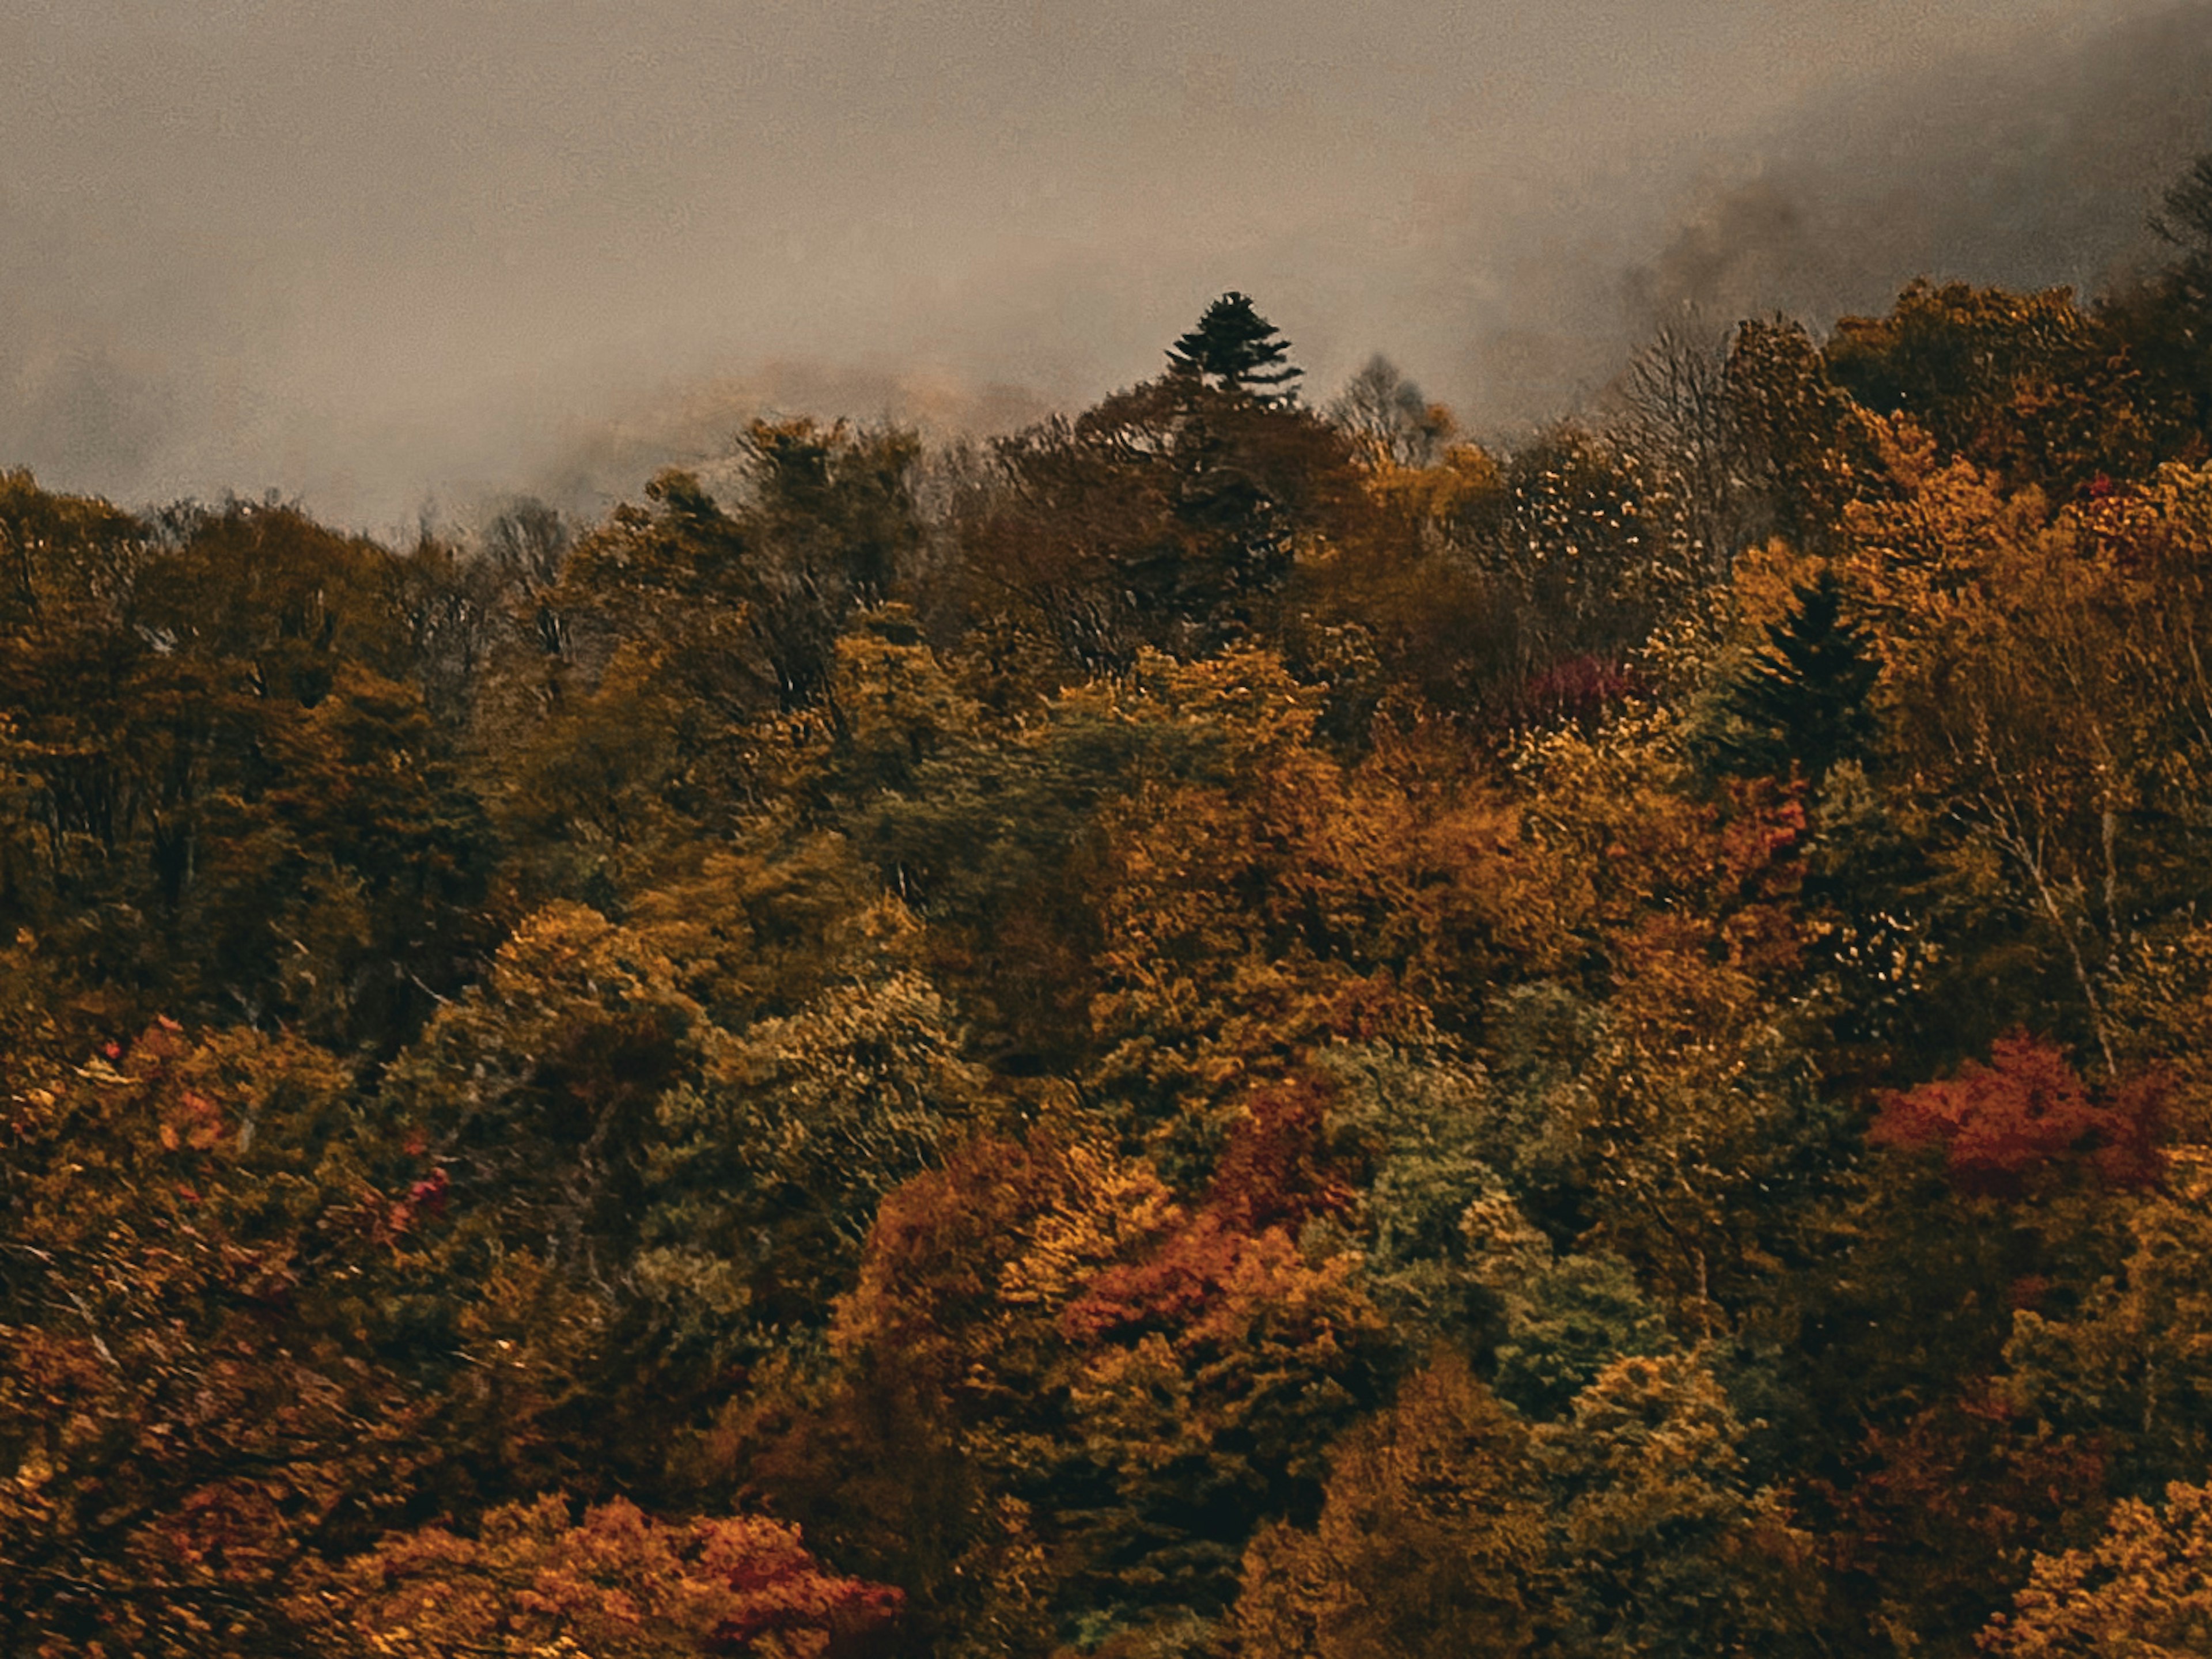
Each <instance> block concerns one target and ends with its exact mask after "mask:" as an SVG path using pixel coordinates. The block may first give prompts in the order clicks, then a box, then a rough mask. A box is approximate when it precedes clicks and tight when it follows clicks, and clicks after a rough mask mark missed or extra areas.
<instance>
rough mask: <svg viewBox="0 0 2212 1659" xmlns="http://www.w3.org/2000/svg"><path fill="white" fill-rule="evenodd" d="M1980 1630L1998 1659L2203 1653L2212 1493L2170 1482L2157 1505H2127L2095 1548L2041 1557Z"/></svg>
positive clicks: (2210, 1638)
mask: <svg viewBox="0 0 2212 1659" xmlns="http://www.w3.org/2000/svg"><path fill="white" fill-rule="evenodd" d="M2014 1601H2015V1608H2014V1611H2013V1612H2012V1613H2010V1614H2005V1613H1999V1614H1997V1615H1996V1617H1995V1618H1994V1619H1992V1620H1990V1625H1989V1628H1988V1629H1986V1630H1985V1631H1984V1632H1982V1635H1981V1638H1980V1646H1981V1650H1982V1651H1983V1652H1984V1653H1986V1654H1990V1655H1993V1656H1995V1659H2072V1656H2075V1655H2083V1654H2095V1655H2106V1654H2111V1655H2116V1656H2117V1655H2123V1654H2125V1655H2142V1656H2144V1659H2151V1656H2163V1655H2168V1654H2172V1655H2177V1656H2178V1655H2181V1654H2191V1653H2203V1652H2205V1651H2206V1650H2208V1648H2212V1488H2208V1487H2206V1486H2188V1485H2185V1484H2183V1483H2182V1482H2180V1481H2174V1482H2172V1483H2171V1484H2169V1485H2168V1486H2167V1487H2166V1503H2165V1504H2164V1506H2163V1507H2162V1508H2154V1507H2152V1506H2151V1505H2150V1504H2144V1503H2139V1502H2137V1501H2136V1499H2134V1498H2123V1499H2122V1500H2121V1501H2120V1503H2119V1504H2118V1505H2116V1506H2115V1507H2114V1509H2113V1510H2112V1521H2111V1522H2110V1524H2109V1525H2108V1526H2107V1528H2106V1532H2105V1535H2104V1537H2103V1538H2102V1539H2101V1540H2100V1541H2098V1543H2097V1544H2096V1546H2095V1547H2093V1548H2091V1549H2086V1550H2069V1551H2067V1552H2065V1553H2063V1554H2060V1555H2039V1556H2037V1557H2036V1559H2035V1568H2034V1572H2033V1576H2032V1577H2030V1579H2029V1581H2028V1584H2027V1589H2023V1590H2022V1591H2021V1593H2020V1594H2019V1595H2017V1596H2016V1597H2015V1598H2014Z"/></svg>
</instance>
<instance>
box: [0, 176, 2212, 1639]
mask: <svg viewBox="0 0 2212 1659" xmlns="http://www.w3.org/2000/svg"><path fill="white" fill-rule="evenodd" d="M2167 206H2168V214H2167V219H2166V228H2167V229H2168V231H2169V233H2170V236H2171V240H2172V245H2173V252H2172V258H2171V260H2170V261H2169V263H2168V264H2167V265H2166V267H2165V268H2164V269H2162V270H2158V271H2155V272H2154V273H2151V274H2150V275H2148V276H2144V277H2142V278H2141V279H2140V280H2138V281H2136V282H2135V283H2132V284H2131V285H2130V286H2129V287H2128V288H2127V289H2125V290H2124V291H2121V292H2116V293H2114V294H2112V295H2106V296H2104V297H2102V298H2100V299H2099V300H2097V301H2094V302H2093V303H2088V304H2083V303H2080V302H2077V301H2076V300H2075V298H2074V297H2073V296H2071V295H2068V294H2065V293H2051V294H2039V295H2019V294H2011V293H2006V292H2002V291H1999V290H1995V289H1974V288H1967V287H1963V286H1951V287H1941V288H1937V287H1930V286H1927V285H1924V284H1923V285H1916V286H1914V287H1913V288H1911V289H1908V290H1907V291H1906V292H1905V294H1904V295H1902V296H1900V298H1899V301H1897V304H1896V306H1895V307H1894V308H1893V310H1892V311H1891V312H1890V313H1889V314H1888V315H1887V316H1884V317H1881V318H1875V319H1851V320H1849V321H1846V322H1845V323H1844V324H1842V325H1839V326H1838V328H1837V329H1836V330H1835V331H1833V332H1832V335H1831V336H1830V337H1828V338H1827V339H1826V340H1825V341H1817V340H1815V339H1814V338H1813V337H1810V336H1809V335H1808V333H1807V332H1806V331H1804V330H1803V329H1802V328H1800V327H1797V326H1796V325H1792V324H1790V323H1787V322H1784V321H1779V320H1775V321H1765V322H1750V323H1745V324H1743V325H1741V326H1739V327H1737V328H1735V330H1733V331H1730V332H1729V334H1728V335H1727V336H1726V337H1716V338H1714V339H1711V340H1706V339H1704V338H1701V337H1698V336H1697V335H1696V334H1695V333H1694V332H1692V331H1687V330H1685V331H1680V332H1677V333H1674V334H1670V335H1668V336H1666V337H1662V338H1661V339H1660V340H1659V341H1657V342H1656V343H1654V345H1653V346H1652V348H1651V349H1650V350H1649V351H1648V352H1647V353H1646V354H1645V355H1644V356H1643V357H1642V358H1641V359H1639V361H1638V363H1637V364H1636V365H1635V367H1634V368H1633V369H1632V371H1631V373H1630V374H1628V375H1627V376H1626V378H1625V380H1623V382H1622V383H1621V385H1620V386H1619V387H1618V388H1616V390H1615V392H1614V394H1613V397H1612V398H1610V399H1609V400H1608V401H1607V404H1606V405H1605V406H1604V407H1603V408H1602V409H1601V410H1600V411H1599V412H1598V413H1596V414H1595V415H1593V416H1589V417H1588V418H1586V419H1584V420H1583V421H1581V422H1575V423H1571V424H1566V425H1562V426H1559V427H1558V428H1553V429H1552V430H1550V431H1547V432H1546V433H1543V434H1541V435H1539V436H1537V437H1535V438H1534V439H1533V440H1531V441H1528V443H1526V444H1524V445H1522V446H1521V447H1517V448H1515V449H1513V450H1511V451H1510V453H1498V452H1493V451H1492V450H1489V449H1486V448H1484V447H1480V446H1479V445H1477V444H1475V443H1474V442H1472V441H1468V440H1467V439H1466V438H1465V437H1463V436H1462V435H1461V433H1460V432H1459V430H1458V429H1457V428H1456V427H1455V422H1454V421H1453V418H1452V416H1451V415H1450V414H1449V411H1447V410H1443V409H1442V408H1440V407H1437V406H1435V405H1432V404H1429V403H1428V402H1427V401H1426V400H1425V398H1422V397H1421V395H1420V394H1419V392H1418V390H1417V389H1415V388H1414V387H1413V386H1410V385H1409V384H1407V382H1406V381H1405V380H1403V379H1402V378H1401V376H1399V375H1398V374H1396V372H1395V370H1392V369H1391V368H1389V366H1388V365H1387V364H1383V363H1381V362H1377V363H1376V364H1375V365H1371V366H1370V368H1369V369H1368V370H1367V371H1366V372H1364V374H1362V375H1361V376H1359V377H1358V379H1357V380H1355V381H1354V382H1353V383H1352V386H1350V387H1349V388H1347V389H1346V392H1345V393H1344V394H1343V396H1342V397H1341V398H1339V399H1338V400H1337V401H1336V402H1334V404H1329V405H1328V407H1327V408H1326V409H1323V410H1315V409H1313V408H1310V407H1309V406H1307V405H1306V404H1303V403H1302V402H1301V401H1300V400H1299V399H1298V398H1297V397H1296V396H1295V395H1294V394H1293V392H1291V390H1290V389H1289V388H1290V386H1291V383H1292V381H1293V380H1294V378H1295V371H1294V369H1292V368H1291V365H1290V362H1289V360H1288V357H1287V356H1286V343H1285V342H1284V341H1282V340H1281V339H1280V337H1279V335H1277V333H1276V332H1275V331H1274V330H1273V328H1272V327H1270V326H1269V325H1267V322H1266V321H1265V319H1262V318H1261V316H1260V315H1259V313H1258V312H1257V311H1256V310H1255V308H1254V307H1253V305H1252V302H1251V301H1249V300H1247V299H1245V298H1244V297H1243V296H1242V295H1233V294H1232V295H1225V296H1224V297H1223V299H1222V300H1221V301H1218V302H1217V303H1216V305H1215V306H1214V307H1212V308H1211V309H1210V310H1209V311H1208V312H1207V313H1206V316H1205V318H1203V319H1200V324H1199V325H1198V326H1197V327H1196V328H1194V330H1192V331H1190V332H1189V333H1188V334H1186V335H1185V336H1183V337H1182V338H1181V339H1179V340H1178V341H1177V342H1176V345H1175V347H1174V349H1172V350H1171V352H1170V357H1169V363H1168V367H1167V368H1166V370H1165V372H1164V373H1163V374H1161V375H1160V376H1159V378H1158V379H1156V380H1151V381H1148V382H1146V383H1145V384H1143V385H1140V386H1135V387H1133V388H1131V389H1129V390H1127V391H1125V392H1117V393H1115V395H1114V396H1112V397H1110V398H1106V399H1105V400H1104V401H1103V402H1102V403H1100V404H1098V405H1097V406H1096V407H1095V408H1092V409H1090V410H1085V412H1083V413H1082V414H1080V415H1079V416H1074V417H1073V418H1069V419H1063V420H1054V421H1052V422H1048V423H1046V424H1044V425H1042V426H1039V427H1036V428H1032V429H1030V430H1028V431H1024V432H1022V433H1019V434H1017V435H1013V436H1011V437H1008V438H1006V439H1003V440H1000V441H995V442H994V443H990V444H985V445H972V446H952V447H947V448H940V449H931V448H927V447H925V446H924V445H923V444H922V443H921V441H919V440H918V439H917V438H916V437H915V435H913V434H911V433H908V432H904V431H901V430H896V429H891V428H870V427H855V426H851V425H848V424H846V423H843V422H838V423H835V424H823V423H822V422H817V421H811V420H789V421H777V422H760V423H757V424H756V425H754V426H753V427H751V428H750V430H749V431H748V432H747V433H745V434H744V436H743V437H742V439H741V440H740V441H739V447H738V455H737V458H736V459H738V462H739V463H741V465H740V466H739V468H738V471H739V472H740V473H741V474H742V485H741V487H737V488H730V489H720V491H719V492H717V491H710V490H709V489H708V488H707V487H706V486H705V485H704V484H702V482H701V481H700V479H699V478H697V477H692V476H688V475H686V474H684V473H681V472H667V473H664V474H662V475H661V476H659V477H657V478H655V479H654V480H653V482H652V483H651V484H650V485H649V486H647V489H646V490H645V492H644V499H643V500H642V501H641V502H640V503H639V504H637V505H634V506H624V507H620V508H618V509H617V510H616V511H615V512H614V513H611V515H610V516H608V517H607V518H606V519H605V520H604V521H602V522H600V523H598V524H596V525H592V526H576V525H573V524H570V523H568V522H567V521H565V520H563V519H562V518H561V517H560V515H558V514H556V513H552V512H550V510H548V509H545V508H544V507H539V506H537V505H534V504H532V503H527V502H525V503H518V504H516V505H514V506H513V507H512V509H511V510H509V511H507V512H506V513H503V514H502V515H501V516H500V517H498V518H497V519H495V520H494V521H493V522H492V523H490V524H489V526H487V527H485V528H484V529H483V531H482V532H479V533H476V534H473V535H471V536H468V537H465V538H455V539H453V540H450V541H449V540H441V539H440V538H436V537H434V536H430V535H427V534H426V535H425V536H424V537H423V538H422V539H421V540H420V541H419V542H418V543H417V544H416V545H414V546H411V547H408V548H404V549H392V548H387V547H384V546H380V545H378V544H374V543H372V542H369V541H367V540H363V539H361V538H354V537H349V536H345V535H341V534H338V533H337V532H333V531H331V530H329V529H327V528H325V527H324V526H319V525H318V524H317V523H315V522H314V521H313V520H311V519H310V518H309V517H308V516H307V515H306V514H305V513H301V512H300V511H298V510H296V509H295V508H293V507H285V506H282V505H276V504H273V503H270V504H262V503H251V502H243V501H232V502H228V503H226V504H224V505H222V506H219V507H199V506H190V505H187V506H183V507H177V508H175V509H173V510H171V511H168V512H165V513H156V514H152V515H134V514H131V513H124V512H121V511H118V510H117V509H115V508H114V507H111V506H109V505H107V504H106V503H104V502H101V501H94V500H88V499H83V498H78V497H71V496H67V495H56V494H53V493H51V492H49V491H46V490H44V489H40V487H39V486H38V485H37V484H36V483H35V482H34V481H33V479H32V478H31V477H28V476H27V475H26V474H22V473H14V474H9V475H7V476H6V477H5V479H4V483H0V699H4V702H0V707H4V711H5V720H4V725H0V941H4V949H0V1084H4V1090H0V1092H4V1096H5V1108H4V1116H0V1149H4V1150H0V1650H4V1651H5V1652H7V1653H9V1654H15V1653H23V1654H41V1655H62V1654H76V1653H92V1654H104V1655H112V1656H120V1655H126V1654H149V1655H152V1654H179V1655H181V1654H224V1655H268V1656H277V1655H298V1654H308V1653H313V1654H331V1655H348V1654H361V1655H371V1654H377V1655H387V1656H392V1655H402V1656H404V1655H418V1656H426V1659H427V1656H433V1655H437V1656H443V1655H449V1654H463V1653H502V1654H514V1655H524V1654H532V1655H541V1654H542V1655H552V1654H568V1655H590V1656H594V1659H611V1656H623V1655H636V1656H642V1655H675V1654H693V1653H724V1654H748V1655H756V1656H763V1659H769V1656H787V1659H796V1656H814V1655H848V1656H862V1655H870V1656H874V1655H881V1656H890V1655H904V1654H913V1655H930V1656H947V1659H950V1656H978V1659H980V1656H986V1655H1012V1656H1039V1659H1042V1656H1047V1655H1054V1654H1058V1655H1069V1656H1072V1655H1097V1656H1113V1659H1139V1656H1169V1655H1190V1656H1198V1655H1208V1656H1216V1655H1218V1656H1225V1659H1227V1656H1241V1659H1375V1656H1398V1655H1403V1656H1415V1655H1442V1654H1447V1653H1449V1654H1452V1655H1455V1656H1456V1655H1474V1654H1495V1655H1528V1656H1577V1659H1579V1656H1597V1655H1618V1656H1652V1659H1662V1656H1666V1659H1674V1656H1680V1659H1691V1656H1697V1659H1706V1656H1717V1655H1745V1656H1761V1659H1788V1656H1877V1655H1915V1656H1945V1655H1956V1656H1965V1655H1969V1654H1973V1653H1977V1652H1982V1653H1988V1654H1994V1655H1997V1656H2002V1659H2031V1656H2037V1659H2040V1656H2056V1655H2111V1656H2119V1655H2123V1654H2129V1655H2132V1654H2138V1653H2145V1654H2147V1653H2152V1652H2170V1653H2182V1652H2197V1651H2205V1650H2212V1569H2208V1566H2207V1562H2208V1561H2212V1491H2208V1484H2207V1483H2208V1482H2212V1295H2208V1293H2207V1291H2206V1288H2205V1287H2206V1285H2208V1283H2212V1058H2208V1054H2212V1050H2208V1048H2207V1047H2206V1044H2205V1041H2204V1039H2205V1037H2206V1036H2207V1033H2208V1030H2212V675H2208V671H2207V666H2206V661H2205V658H2206V654H2207V652H2208V650H2212V590H2208V574H2212V161H2208V162H2206V163H2200V164H2199V165H2198V167H2197V168H2196V169H2195V171H2194V172H2193V173H2191V175H2190V176H2189V177H2188V178H2187V179H2185V180H2184V182H2183V183H2182V185H2179V187H2177V188H2176V190H2175V191H2173V192H2172V194H2171V196H2170V197H2169V198H2168V204H2167Z"/></svg>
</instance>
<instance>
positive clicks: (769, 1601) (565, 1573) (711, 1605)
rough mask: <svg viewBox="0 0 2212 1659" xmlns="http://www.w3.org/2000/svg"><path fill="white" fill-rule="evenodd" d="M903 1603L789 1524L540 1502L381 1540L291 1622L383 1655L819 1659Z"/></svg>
mask: <svg viewBox="0 0 2212 1659" xmlns="http://www.w3.org/2000/svg"><path fill="white" fill-rule="evenodd" d="M902 1601H903V1598H902V1596H901V1595H900V1594H899V1592H898V1591H897V1590H896V1589H891V1588H890V1587H889V1586H887V1585H883V1584H871V1583H864V1582H862V1581H861V1580H859V1579H856V1578H846V1577H838V1576H836V1575H835V1574H832V1573H829V1572H827V1571H824V1570H823V1568H822V1566H821V1565H820V1564H818V1563H817V1561H816V1560H815V1559H814V1558H813V1557H812V1556H811V1555H810V1554H809V1553H807V1551H806V1549H805V1547H804V1545H803V1544H802V1543H801V1541H800V1539H799V1531H798V1528H794V1527H789V1526H785V1525H782V1524H781V1523H779V1522H774V1521H769V1520H765V1519H762V1518H760V1517H757V1516H732V1517H728V1518H719V1519H696V1520H691V1521H686V1522H657V1521H654V1520H653V1519H652V1518H651V1517H650V1516H647V1515H645V1514H643V1513H642V1512H641V1510H638V1509H637V1508H636V1506H635V1505H634V1504H629V1503H627V1502H625V1501H623V1500H622V1499H619V1498H617V1499H616V1500H615V1501H614V1502H612V1503H609V1504H601V1505H599V1507H597V1508H594V1509H591V1510H586V1511H585V1513H584V1515H583V1516H582V1518H581V1519H580V1520H579V1521H573V1522H572V1521H571V1519H570V1517H569V1510H568V1503H567V1501H566V1500H565V1499H564V1498H560V1497H558V1496H555V1495H551V1494H548V1495H547V1496H544V1497H542V1498H539V1499H538V1501H537V1502H536V1503H534V1504H510V1505H508V1506H507V1507H505V1508H503V1509H498V1510H493V1511H492V1512H491V1513H490V1514H489V1515H487V1516H485V1517H484V1519H483V1523H482V1526H481V1528H479V1529H478V1531H477V1534H476V1535H475V1536H473V1537H463V1536H459V1535H458V1534H454V1533H453V1532H450V1531H448V1530H447V1529H446V1528H442V1527H428V1528H423V1529H422V1531H420V1532H416V1533H410V1534H400V1535H397V1536H394V1537H392V1538H390V1539H387V1540H386V1541H385V1542H384V1543H383V1544H382V1545H381V1546H380V1547H378V1548H377V1549H376V1550H374V1552H372V1553H369V1554H368V1555H366V1556H362V1557H360V1558H357V1559H355V1560H353V1561H351V1562H349V1563H347V1564H346V1565H345V1566H343V1568H341V1569H338V1570H337V1571H336V1572H334V1573H331V1574H330V1575H327V1576H326V1577H325V1581H324V1582H323V1583H322V1584H320V1585H319V1587H318V1588H317V1589H316V1591H315V1592H314V1593H313V1595H311V1596H307V1597H302V1598H301V1604H300V1612H301V1615H302V1617H303V1622H307V1623H309V1624H311V1625H315V1624H319V1625H320V1626H322V1627H323V1628H324V1630H325V1632H327V1633H328V1634H330V1635H332V1636H339V1637H340V1638H341V1639H343V1638H352V1639H353V1640H356V1641H365V1642H367V1643H368V1644H369V1646H370V1648H371V1650H373V1651H375V1652H379V1653H383V1654H386V1655H392V1656H401V1655H422V1656H425V1659H428V1656H442V1655H446V1654H450V1653H453V1652H456V1651H468V1652H478V1653H507V1654H513V1655H516V1656H525V1655H535V1654H543V1653H547V1652H569V1653H587V1654H590V1655H592V1656H594V1659H661V1656H670V1659H673V1656H678V1655H690V1654H732V1655H743V1656H750V1659H817V1656H822V1655H826V1654H830V1653H833V1652H836V1653H848V1652H851V1651H853V1644H854V1643H855V1642H856V1641H858V1640H860V1638H866V1637H867V1636H869V1635H871V1634H872V1633H874V1632H878V1631H881V1630H883V1629H884V1628H885V1627H886V1626H889V1625H890V1624H891V1623H892V1622H893V1621H894V1620H896V1618H897V1616H898V1613H899V1612H900V1609H901V1607H902Z"/></svg>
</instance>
